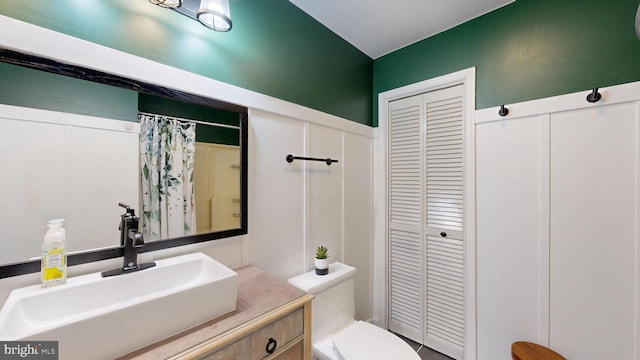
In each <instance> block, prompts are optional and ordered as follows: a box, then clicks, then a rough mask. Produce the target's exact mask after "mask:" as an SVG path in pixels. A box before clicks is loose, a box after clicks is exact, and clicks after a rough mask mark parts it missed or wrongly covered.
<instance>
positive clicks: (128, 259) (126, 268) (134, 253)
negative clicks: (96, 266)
mask: <svg viewBox="0 0 640 360" xmlns="http://www.w3.org/2000/svg"><path fill="white" fill-rule="evenodd" d="M118 205H119V206H120V207H123V208H124V209H125V213H124V214H122V215H121V216H120V217H121V219H120V227H119V228H118V229H119V230H120V246H124V257H123V264H122V268H118V269H112V270H109V271H105V272H103V273H102V277H108V276H114V275H121V274H127V273H130V272H136V271H140V270H144V269H148V268H151V267H154V266H156V263H154V262H149V263H144V264H140V265H138V249H139V248H141V247H143V246H144V239H143V236H142V233H141V232H140V231H138V223H139V221H140V218H138V217H137V216H136V212H135V210H134V209H132V208H131V207H130V206H129V205H126V204H123V203H119V204H118Z"/></svg>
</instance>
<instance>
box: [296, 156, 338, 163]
mask: <svg viewBox="0 0 640 360" xmlns="http://www.w3.org/2000/svg"><path fill="white" fill-rule="evenodd" d="M293 160H310V161H324V162H326V163H327V165H331V163H334V162H338V160H334V159H330V158H326V159H320V158H312V157H304V156H293V155H291V154H289V155H287V162H288V163H291V162H293Z"/></svg>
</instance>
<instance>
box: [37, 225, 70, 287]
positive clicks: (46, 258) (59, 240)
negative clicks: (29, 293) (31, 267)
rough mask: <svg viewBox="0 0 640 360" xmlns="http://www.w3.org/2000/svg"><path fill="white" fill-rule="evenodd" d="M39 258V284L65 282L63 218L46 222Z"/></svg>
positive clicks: (65, 254) (45, 285) (49, 284)
mask: <svg viewBox="0 0 640 360" xmlns="http://www.w3.org/2000/svg"><path fill="white" fill-rule="evenodd" d="M47 227H48V228H49V229H48V230H47V232H46V234H45V235H44V241H43V243H42V259H41V285H42V287H48V286H52V285H59V284H64V283H66V282H67V253H66V231H65V229H64V219H53V220H51V221H49V223H48V224H47Z"/></svg>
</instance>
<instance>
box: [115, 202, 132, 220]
mask: <svg viewBox="0 0 640 360" xmlns="http://www.w3.org/2000/svg"><path fill="white" fill-rule="evenodd" d="M118 206H120V207H121V208H124V209H125V210H126V211H125V213H124V214H122V216H124V217H127V216H132V217H135V216H136V211H135V210H134V209H132V208H131V206H129V205H127V204H123V203H118Z"/></svg>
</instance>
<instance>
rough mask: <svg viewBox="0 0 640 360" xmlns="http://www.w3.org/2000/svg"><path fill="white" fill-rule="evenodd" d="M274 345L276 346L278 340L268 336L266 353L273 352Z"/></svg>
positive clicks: (274, 349)
mask: <svg viewBox="0 0 640 360" xmlns="http://www.w3.org/2000/svg"><path fill="white" fill-rule="evenodd" d="M276 346H278V342H277V341H276V340H275V339H274V338H269V341H267V347H266V348H265V350H266V351H267V353H269V354H273V352H274V351H276Z"/></svg>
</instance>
